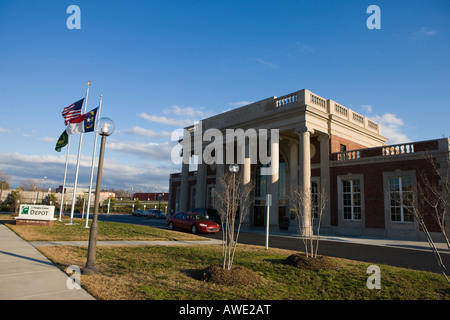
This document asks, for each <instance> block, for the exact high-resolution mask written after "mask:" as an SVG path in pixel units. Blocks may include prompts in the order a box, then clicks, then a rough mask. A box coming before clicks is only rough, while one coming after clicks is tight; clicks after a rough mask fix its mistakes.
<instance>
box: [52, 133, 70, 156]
mask: <svg viewBox="0 0 450 320" xmlns="http://www.w3.org/2000/svg"><path fill="white" fill-rule="evenodd" d="M68 143H69V136H68V135H67V131H66V130H64V132H63V133H61V135H60V136H59V139H58V142H57V143H56V147H55V150H56V151H58V152H61V148H64V147H65V146H66V145H67V144H68Z"/></svg>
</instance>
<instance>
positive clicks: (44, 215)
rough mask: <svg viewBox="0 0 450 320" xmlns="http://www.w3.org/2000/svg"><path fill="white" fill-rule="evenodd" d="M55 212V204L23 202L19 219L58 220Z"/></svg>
mask: <svg viewBox="0 0 450 320" xmlns="http://www.w3.org/2000/svg"><path fill="white" fill-rule="evenodd" d="M54 214H55V206H44V205H27V204H21V205H20V210H19V216H18V217H17V219H27V220H56V219H55V218H54V217H53V216H54Z"/></svg>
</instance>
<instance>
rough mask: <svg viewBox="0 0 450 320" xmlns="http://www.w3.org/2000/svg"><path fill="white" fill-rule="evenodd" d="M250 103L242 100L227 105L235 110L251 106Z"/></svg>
mask: <svg viewBox="0 0 450 320" xmlns="http://www.w3.org/2000/svg"><path fill="white" fill-rule="evenodd" d="M251 103H253V102H252V101H246V100H243V101H238V102H230V103H228V105H230V106H232V107H235V108H236V107H237V108H239V107H242V106H246V105H248V104H251Z"/></svg>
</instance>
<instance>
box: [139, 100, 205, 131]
mask: <svg viewBox="0 0 450 320" xmlns="http://www.w3.org/2000/svg"><path fill="white" fill-rule="evenodd" d="M163 113H164V114H165V115H169V116H156V115H149V114H147V113H146V112H143V113H141V114H140V115H139V116H140V117H141V118H143V119H146V120H148V121H151V122H156V123H160V124H165V125H169V126H174V127H178V128H184V127H187V126H191V125H193V124H194V123H195V122H198V121H200V120H202V119H205V118H208V117H211V116H213V115H214V113H212V112H208V111H205V108H203V107H201V108H192V107H185V108H182V107H179V106H177V105H174V106H172V107H170V108H168V109H165V110H163Z"/></svg>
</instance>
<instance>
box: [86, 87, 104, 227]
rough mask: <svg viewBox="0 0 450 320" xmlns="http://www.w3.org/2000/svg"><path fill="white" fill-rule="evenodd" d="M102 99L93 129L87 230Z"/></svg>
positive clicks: (87, 218) (87, 219)
mask: <svg viewBox="0 0 450 320" xmlns="http://www.w3.org/2000/svg"><path fill="white" fill-rule="evenodd" d="M102 97H103V95H100V103H99V105H98V111H97V115H96V117H97V124H96V125H95V128H94V133H95V138H94V153H93V154H92V164H91V182H90V183H89V195H88V204H87V212H86V225H85V226H84V227H85V228H89V226H88V221H89V209H90V208H91V193H92V177H93V176H94V160H95V151H96V149H97V136H98V134H97V129H98V126H99V123H100V111H101V109H102ZM95 201H98V199H95Z"/></svg>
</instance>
